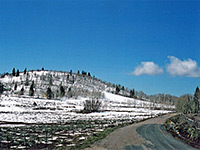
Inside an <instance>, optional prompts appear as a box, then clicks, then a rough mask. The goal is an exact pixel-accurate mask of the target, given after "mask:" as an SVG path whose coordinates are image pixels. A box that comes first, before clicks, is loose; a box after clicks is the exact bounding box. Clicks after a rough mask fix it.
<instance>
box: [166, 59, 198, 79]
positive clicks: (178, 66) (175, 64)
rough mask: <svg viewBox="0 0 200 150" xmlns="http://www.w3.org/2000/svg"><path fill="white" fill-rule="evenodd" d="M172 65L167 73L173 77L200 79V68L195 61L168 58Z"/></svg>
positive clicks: (168, 66) (169, 65)
mask: <svg viewBox="0 0 200 150" xmlns="http://www.w3.org/2000/svg"><path fill="white" fill-rule="evenodd" d="M168 58H169V60H170V63H169V64H168V65H167V68H166V69H167V72H168V73H169V74H170V75H172V76H186V77H200V68H199V67H198V65H197V62H196V61H195V60H192V59H190V58H188V60H183V61H182V60H180V59H178V58H176V57H174V56H168Z"/></svg>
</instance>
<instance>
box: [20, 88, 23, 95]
mask: <svg viewBox="0 0 200 150" xmlns="http://www.w3.org/2000/svg"><path fill="white" fill-rule="evenodd" d="M20 95H24V87H22V88H21V90H20Z"/></svg>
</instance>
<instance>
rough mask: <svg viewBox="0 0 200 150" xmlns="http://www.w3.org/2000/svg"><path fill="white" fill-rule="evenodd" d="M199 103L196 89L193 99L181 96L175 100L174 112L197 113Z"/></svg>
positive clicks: (188, 96)
mask: <svg viewBox="0 0 200 150" xmlns="http://www.w3.org/2000/svg"><path fill="white" fill-rule="evenodd" d="M199 101H200V91H199V88H198V87H197V88H196V91H195V93H194V96H193V98H192V96H190V95H183V96H181V97H180V98H179V99H178V100H177V103H176V110H177V111H178V112H183V113H198V112H199V111H200V110H199Z"/></svg>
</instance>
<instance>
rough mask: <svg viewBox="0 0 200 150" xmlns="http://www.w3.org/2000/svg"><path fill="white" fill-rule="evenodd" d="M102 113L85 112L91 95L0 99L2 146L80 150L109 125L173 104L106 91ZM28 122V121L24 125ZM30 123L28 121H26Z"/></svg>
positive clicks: (152, 114)
mask: <svg viewBox="0 0 200 150" xmlns="http://www.w3.org/2000/svg"><path fill="white" fill-rule="evenodd" d="M104 96H105V97H104V98H103V99H100V101H101V102H102V107H101V110H100V112H95V113H88V114H83V113H80V112H81V110H83V108H84V102H85V101H86V100H88V98H78V99H66V98H63V99H61V100H47V99H33V98H27V97H26V98H18V97H8V96H5V95H2V96H1V98H0V134H1V136H0V149H45V148H46V149H79V146H82V145H83V144H84V141H86V140H87V139H89V138H90V137H91V136H95V137H96V136H98V135H101V134H100V133H101V132H102V131H104V130H106V129H108V128H109V127H117V126H119V125H124V124H131V123H134V122H135V121H139V120H142V119H146V118H150V117H156V116H158V115H160V114H165V113H169V112H170V111H168V110H153V108H159V109H169V108H173V107H174V106H167V105H161V104H153V103H151V102H145V101H141V100H136V99H132V98H127V97H123V96H119V95H115V94H111V93H108V92H104ZM24 123H25V124H24ZM27 123H28V124H27Z"/></svg>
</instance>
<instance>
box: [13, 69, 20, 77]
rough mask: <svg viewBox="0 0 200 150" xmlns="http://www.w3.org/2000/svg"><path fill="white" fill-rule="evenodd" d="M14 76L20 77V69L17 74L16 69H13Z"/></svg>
mask: <svg viewBox="0 0 200 150" xmlns="http://www.w3.org/2000/svg"><path fill="white" fill-rule="evenodd" d="M12 75H13V76H16V77H18V76H19V69H17V72H15V68H13V70H12Z"/></svg>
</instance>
